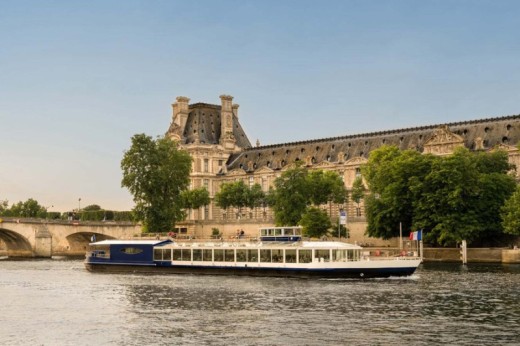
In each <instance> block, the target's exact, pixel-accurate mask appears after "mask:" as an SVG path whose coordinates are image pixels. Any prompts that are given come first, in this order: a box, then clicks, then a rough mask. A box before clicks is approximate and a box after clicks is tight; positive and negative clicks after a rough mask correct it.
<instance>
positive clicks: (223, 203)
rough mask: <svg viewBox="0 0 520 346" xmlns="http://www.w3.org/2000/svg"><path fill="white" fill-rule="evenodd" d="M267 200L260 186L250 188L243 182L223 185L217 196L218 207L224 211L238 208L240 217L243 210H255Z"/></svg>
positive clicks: (255, 185)
mask: <svg viewBox="0 0 520 346" xmlns="http://www.w3.org/2000/svg"><path fill="white" fill-rule="evenodd" d="M265 199H266V195H265V193H264V192H263V191H262V187H261V186H260V185H259V184H254V185H253V186H251V187H248V186H247V185H246V184H245V183H244V181H242V180H239V181H236V182H230V183H224V184H222V185H221V187H220V191H219V192H217V193H216V194H215V203H216V204H217V206H219V207H221V208H223V209H227V208H229V207H235V208H238V213H239V215H241V214H242V208H244V207H248V208H250V209H254V208H256V207H259V206H260V205H262V203H263V202H264V201H265Z"/></svg>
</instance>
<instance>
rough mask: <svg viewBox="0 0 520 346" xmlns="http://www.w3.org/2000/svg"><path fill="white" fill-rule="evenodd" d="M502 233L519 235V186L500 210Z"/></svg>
mask: <svg viewBox="0 0 520 346" xmlns="http://www.w3.org/2000/svg"><path fill="white" fill-rule="evenodd" d="M500 216H501V217H502V226H503V227H504V232H505V233H507V234H512V235H520V186H517V187H516V190H515V192H514V193H513V194H512V195H511V197H509V198H508V199H507V201H506V203H505V204H504V205H503V206H502V209H501V210H500Z"/></svg>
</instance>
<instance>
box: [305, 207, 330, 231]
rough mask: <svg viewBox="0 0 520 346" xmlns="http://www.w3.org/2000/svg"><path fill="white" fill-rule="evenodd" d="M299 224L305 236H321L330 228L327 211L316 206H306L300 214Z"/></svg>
mask: <svg viewBox="0 0 520 346" xmlns="http://www.w3.org/2000/svg"><path fill="white" fill-rule="evenodd" d="M300 225H301V226H302V229H303V235H305V236H307V237H321V236H324V235H325V234H327V232H328V231H329V229H331V228H332V223H331V221H330V218H329V217H328V215H327V213H326V212H325V211H323V210H321V209H319V208H316V207H308V208H307V209H306V210H305V212H304V213H303V214H302V217H301V219H300Z"/></svg>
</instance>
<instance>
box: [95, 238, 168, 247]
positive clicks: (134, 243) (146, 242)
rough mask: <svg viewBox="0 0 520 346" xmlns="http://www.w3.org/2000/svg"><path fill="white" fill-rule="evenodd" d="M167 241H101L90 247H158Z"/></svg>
mask: <svg viewBox="0 0 520 346" xmlns="http://www.w3.org/2000/svg"><path fill="white" fill-rule="evenodd" d="M165 241H166V240H120V239H108V240H101V241H98V242H95V243H90V244H89V245H91V246H92V245H94V246H96V245H158V244H161V243H163V242H165Z"/></svg>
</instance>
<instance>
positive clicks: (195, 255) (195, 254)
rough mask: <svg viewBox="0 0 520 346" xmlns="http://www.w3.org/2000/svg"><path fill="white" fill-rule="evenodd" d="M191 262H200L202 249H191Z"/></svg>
mask: <svg viewBox="0 0 520 346" xmlns="http://www.w3.org/2000/svg"><path fill="white" fill-rule="evenodd" d="M193 260H194V261H202V249H193Z"/></svg>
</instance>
